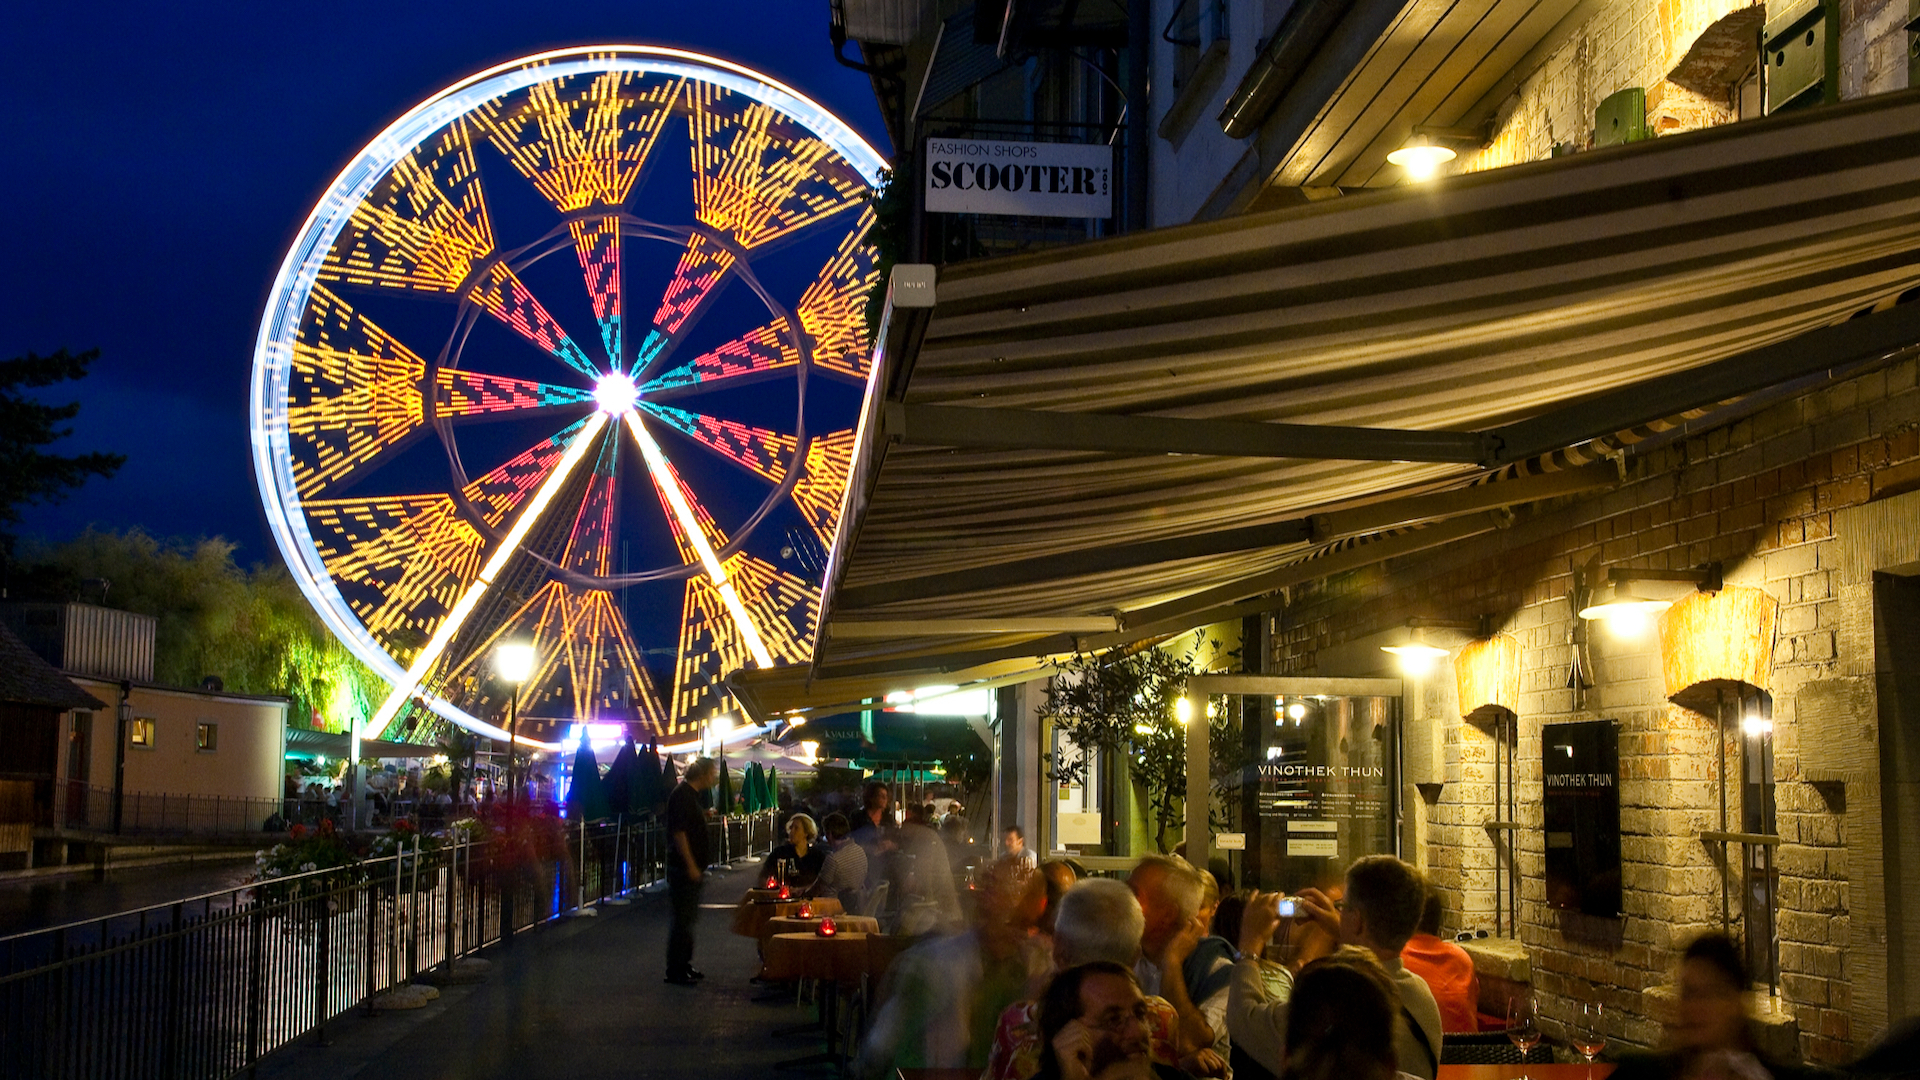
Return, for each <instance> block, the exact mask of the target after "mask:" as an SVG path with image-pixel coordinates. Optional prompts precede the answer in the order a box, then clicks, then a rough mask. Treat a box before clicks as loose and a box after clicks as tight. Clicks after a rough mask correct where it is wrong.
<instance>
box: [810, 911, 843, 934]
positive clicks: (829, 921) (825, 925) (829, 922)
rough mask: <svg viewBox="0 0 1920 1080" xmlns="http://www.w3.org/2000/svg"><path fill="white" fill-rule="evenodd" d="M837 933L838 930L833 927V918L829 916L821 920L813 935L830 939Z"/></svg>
mask: <svg viewBox="0 0 1920 1080" xmlns="http://www.w3.org/2000/svg"><path fill="white" fill-rule="evenodd" d="M839 932H840V929H839V928H838V927H836V926H834V925H833V916H831V915H829V916H827V917H826V918H824V919H821V920H820V927H819V929H817V930H815V931H814V933H816V934H819V935H820V936H821V937H832V936H833V935H835V934H837V933H839Z"/></svg>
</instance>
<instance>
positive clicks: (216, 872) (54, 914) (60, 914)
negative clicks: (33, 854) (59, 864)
mask: <svg viewBox="0 0 1920 1080" xmlns="http://www.w3.org/2000/svg"><path fill="white" fill-rule="evenodd" d="M252 873H253V859H252V857H251V853H250V852H249V853H248V854H247V855H246V856H244V857H241V858H235V859H231V860H225V859H223V860H220V861H217V862H198V863H186V864H180V865H174V866H151V867H140V868H136V869H128V870H114V871H112V872H110V873H108V874H107V876H105V877H104V878H103V877H100V876H99V875H97V874H93V873H79V874H65V875H61V876H59V877H43V878H23V879H16V880H11V881H0V937H5V936H6V935H8V934H18V933H20V932H22V931H26V930H38V929H41V928H42V927H48V926H59V925H61V924H63V923H70V922H78V921H80V920H82V919H93V918H99V917H100V916H102V915H112V914H114V913H115V912H119V911H129V910H132V909H134V908H143V907H148V906H150V905H153V904H166V903H171V902H172V901H175V900H185V899H187V898H189V897H194V896H202V895H205V894H206V893H210V892H218V891H220V890H222V889H231V888H234V887H235V886H238V885H240V884H242V883H243V882H245V880H246V879H247V877H248V876H250V875H251V874H252Z"/></svg>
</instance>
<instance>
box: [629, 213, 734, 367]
mask: <svg viewBox="0 0 1920 1080" xmlns="http://www.w3.org/2000/svg"><path fill="white" fill-rule="evenodd" d="M733 265H734V253H733V251H732V249H730V248H728V247H727V246H726V245H725V244H722V243H719V242H718V241H716V240H714V239H713V238H712V237H709V236H707V235H706V234H704V233H694V234H693V235H692V236H691V237H688V239H687V246H686V247H685V248H684V249H683V250H682V251H681V252H680V261H679V262H678V263H676V264H674V268H673V277H672V279H670V280H669V281H668V282H667V290H666V292H665V293H663V294H662V295H661V297H660V306H659V307H657V308H656V309H654V313H653V325H652V327H651V328H649V329H648V330H647V336H646V338H645V339H644V340H642V341H641V343H640V347H639V348H638V349H636V350H635V351H634V356H633V366H632V368H631V374H632V376H633V378H634V379H635V380H639V379H641V378H643V377H645V375H646V373H647V372H649V371H651V370H653V369H654V368H656V367H658V366H659V365H661V364H664V363H665V362H666V361H667V359H668V357H670V356H671V355H672V353H673V346H674V345H675V344H676V343H677V342H678V341H679V340H680V338H681V336H682V335H684V334H685V333H686V332H687V331H688V330H690V329H692V328H693V325H694V324H695V323H696V322H698V321H699V317H700V315H701V314H702V313H704V311H705V309H706V306H707V302H708V301H710V300H712V299H713V297H714V296H715V295H716V294H717V293H718V292H719V289H720V285H721V283H722V282H723V281H724V280H725V279H726V276H727V271H728V270H731V269H732V268H733Z"/></svg>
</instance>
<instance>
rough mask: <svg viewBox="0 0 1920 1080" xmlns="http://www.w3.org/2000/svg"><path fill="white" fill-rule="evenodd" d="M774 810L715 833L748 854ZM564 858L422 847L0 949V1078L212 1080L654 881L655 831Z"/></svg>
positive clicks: (570, 838) (604, 838)
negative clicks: (457, 964) (511, 859)
mask: <svg viewBox="0 0 1920 1080" xmlns="http://www.w3.org/2000/svg"><path fill="white" fill-rule="evenodd" d="M772 818H773V815H772V814H759V815H753V816H752V818H750V819H730V820H728V821H725V822H716V823H715V825H716V827H718V828H719V829H720V830H721V831H722V833H723V835H725V836H726V838H727V839H728V840H730V841H737V842H738V844H739V845H740V846H738V847H736V848H734V849H733V850H734V852H735V853H736V854H737V855H739V856H743V857H744V856H747V855H752V854H757V853H760V851H763V850H764V842H765V840H766V839H768V838H770V837H771V835H772V831H773V820H772ZM566 840H567V851H566V856H565V858H564V859H559V860H552V859H546V860H537V861H533V862H530V863H522V864H519V865H507V864H506V863H505V861H504V860H505V858H506V856H507V854H508V849H507V848H506V847H504V846H498V845H497V843H496V844H495V845H490V844H488V843H450V844H449V845H448V846H445V847H441V848H438V849H427V850H422V849H420V848H418V847H416V848H414V849H413V850H408V851H403V852H402V853H400V854H396V855H393V856H389V857H386V858H381V859H373V860H368V861H366V862H362V863H359V864H356V865H354V866H351V867H341V868H335V869H327V870H314V871H311V872H308V873H301V874H294V875H290V876H285V877H279V878H273V879H270V880H267V881H262V882H257V883H255V884H252V885H248V886H243V887H241V888H237V889H230V890H226V891H223V892H217V893H210V894H207V895H205V896H199V897H195V898H193V899H190V900H181V901H177V902H175V903H171V904H162V905H158V906H155V907H149V908H143V909H140V910H137V911H128V912H122V913H120V914H117V915H111V916H107V917H105V918H99V919H91V920H87V921H84V922H78V923H71V924H68V925H66V926H59V927H53V928H50V929H45V930H36V931H32V932H30V933H24V934H17V935H14V936H11V937H7V938H0V1076H33V1077H61V1078H65V1077H89V1078H91V1077H99V1078H117V1077H169V1078H180V1080H201V1078H206V1080H221V1078H225V1077H230V1076H233V1075H235V1074H237V1073H240V1072H243V1071H245V1070H247V1069H249V1068H250V1067H252V1066H253V1065H254V1064H255V1063H256V1062H258V1061H259V1060H260V1059H261V1058H262V1057H264V1056H266V1055H267V1054H269V1053H271V1052H273V1051H274V1050H276V1049H278V1048H280V1047H283V1046H286V1045H288V1044H290V1043H294V1042H296V1041H298V1040H300V1039H302V1038H304V1037H308V1036H312V1037H313V1038H314V1039H315V1040H316V1041H320V1042H324V1040H325V1033H326V1028H327V1025H328V1024H329V1023H330V1022H332V1021H333V1020H335V1019H336V1018H338V1017H339V1016H341V1015H342V1014H344V1013H346V1012H348V1011H349V1010H351V1009H354V1008H364V1009H367V1010H368V1011H370V1012H371V1011H377V1009H378V995H379V994H381V993H382V992H384V991H387V990H390V989H392V988H395V987H398V986H401V985H403V984H405V983H407V982H409V981H412V980H414V979H416V978H420V979H422V981H431V979H432V977H433V973H435V972H440V973H447V972H450V971H451V968H452V964H453V963H454V961H456V960H458V959H460V958H462V957H465V956H468V955H470V954H472V953H474V952H477V951H478V950H480V949H482V948H484V947H486V946H488V945H492V944H494V943H496V942H499V941H501V940H502V939H503V938H511V936H512V934H513V933H514V932H515V931H516V930H524V929H527V928H529V927H532V926H534V925H537V924H539V923H542V922H545V921H547V920H550V919H553V918H555V917H557V916H559V915H561V914H563V913H565V912H566V911H568V910H570V909H573V908H575V907H578V906H584V905H589V904H593V903H596V902H599V901H602V900H606V899H609V898H613V897H617V896H620V895H622V894H624V893H628V892H631V891H633V890H635V889H638V888H640V887H642V886H645V885H647V884H650V883H652V882H654V881H657V880H659V879H660V878H661V876H662V873H663V871H664V859H665V858H666V854H667V843H666V837H665V833H664V830H663V829H662V828H661V826H660V825H659V824H658V823H657V822H651V821H649V822H647V823H644V824H638V825H635V824H620V825H609V824H602V825H587V826H585V827H581V826H579V825H573V826H570V827H568V829H567V830H566Z"/></svg>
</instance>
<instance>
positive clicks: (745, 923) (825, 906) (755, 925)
mask: <svg viewBox="0 0 1920 1080" xmlns="http://www.w3.org/2000/svg"><path fill="white" fill-rule="evenodd" d="M802 902H803V901H802V900H801V898H800V897H797V896H796V897H791V898H789V899H786V900H782V899H780V894H779V893H778V892H775V891H774V890H772V889H748V890H747V895H745V896H743V897H741V898H740V902H739V903H738V904H735V905H734V907H733V932H734V933H736V934H739V935H740V936H741V937H750V938H760V939H761V940H762V942H764V941H765V939H766V936H767V920H769V919H780V918H786V917H788V916H791V915H796V914H798V913H799V911H800V905H801V903H802ZM811 903H812V904H813V911H814V914H816V915H839V914H840V912H841V910H842V909H841V907H840V901H838V900H835V899H834V898H832V897H830V896H820V897H815V898H814V899H813V900H812V901H811Z"/></svg>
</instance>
